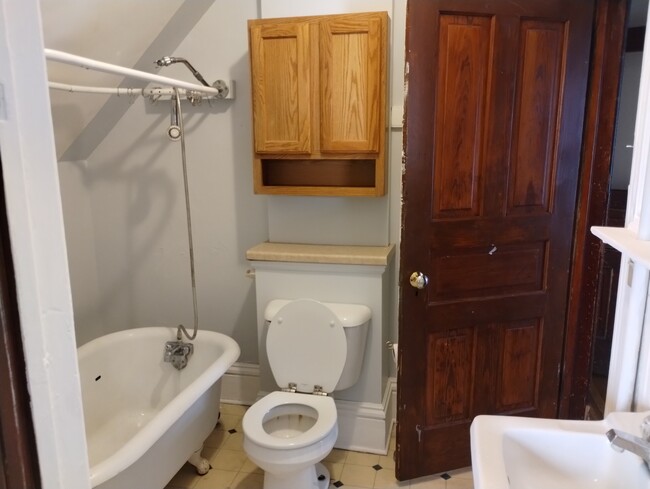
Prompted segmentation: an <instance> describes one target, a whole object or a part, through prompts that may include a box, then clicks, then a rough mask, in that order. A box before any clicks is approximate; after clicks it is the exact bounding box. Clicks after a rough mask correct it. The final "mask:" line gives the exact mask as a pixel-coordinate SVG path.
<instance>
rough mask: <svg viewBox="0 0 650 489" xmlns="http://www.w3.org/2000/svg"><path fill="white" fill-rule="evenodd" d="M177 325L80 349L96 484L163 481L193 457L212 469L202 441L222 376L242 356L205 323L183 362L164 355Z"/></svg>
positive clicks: (143, 488)
mask: <svg viewBox="0 0 650 489" xmlns="http://www.w3.org/2000/svg"><path fill="white" fill-rule="evenodd" d="M174 339H176V328H140V329H130V330H125V331H120V332H117V333H113V334H110V335H106V336H103V337H101V338H97V339H95V340H93V341H91V342H89V343H87V344H85V345H83V346H81V347H80V348H79V350H78V354H79V370H80V375H81V391H82V396H83V407H84V422H85V427H86V441H87V443H88V459H89V464H90V474H91V475H90V479H91V485H92V487H94V488H98V489H125V488H138V489H162V488H164V487H165V485H166V484H167V483H168V482H169V480H170V479H171V478H172V477H173V476H174V474H175V473H176V472H177V471H178V470H179V469H180V468H181V467H182V466H183V464H184V463H185V462H186V461H188V460H189V459H191V460H190V462H191V463H193V464H194V465H196V466H197V470H199V471H201V470H207V468H208V465H207V461H205V460H204V459H202V457H200V450H201V448H202V445H203V441H204V440H205V439H206V438H207V436H208V435H209V434H210V432H211V431H212V430H213V429H214V427H215V425H216V423H217V421H218V418H219V402H220V396H221V377H222V376H223V374H224V373H225V372H226V370H228V368H229V367H230V366H231V365H232V364H233V363H234V362H235V360H237V358H238V357H239V346H238V345H237V343H236V342H235V341H234V340H233V339H232V338H229V337H228V336H225V335H223V334H220V333H215V332H212V331H202V330H201V331H199V333H198V336H197V337H196V339H195V340H194V341H193V343H194V354H193V356H192V357H191V358H190V360H189V364H188V365H187V367H185V369H183V370H180V371H179V370H176V369H175V368H174V367H173V366H172V365H171V364H170V363H165V362H164V361H163V349H164V345H165V342H166V341H169V340H174Z"/></svg>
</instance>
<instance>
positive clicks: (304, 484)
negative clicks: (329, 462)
mask: <svg viewBox="0 0 650 489" xmlns="http://www.w3.org/2000/svg"><path fill="white" fill-rule="evenodd" d="M329 484H330V473H329V470H327V468H326V467H325V466H324V465H323V464H320V463H318V464H316V465H310V466H309V467H307V468H304V469H302V470H298V471H296V472H291V473H290V474H282V475H276V474H271V473H269V472H264V489H327V487H328V486H329Z"/></svg>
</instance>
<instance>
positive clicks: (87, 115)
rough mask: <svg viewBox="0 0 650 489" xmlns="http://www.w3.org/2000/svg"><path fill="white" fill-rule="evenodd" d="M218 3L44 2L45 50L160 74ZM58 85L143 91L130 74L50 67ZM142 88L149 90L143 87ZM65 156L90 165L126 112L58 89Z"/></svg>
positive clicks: (106, 100)
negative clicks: (160, 64) (160, 62)
mask: <svg viewBox="0 0 650 489" xmlns="http://www.w3.org/2000/svg"><path fill="white" fill-rule="evenodd" d="M213 3H214V0H192V1H186V2H184V1H183V0H156V1H154V0H146V1H138V2H134V1H132V0H84V1H79V0H42V1H41V12H42V21H43V35H44V40H45V47H47V48H51V49H58V50H61V51H66V52H69V53H72V54H77V55H81V56H86V57H88V58H93V59H96V60H100V61H105V62H108V63H113V64H118V65H121V66H125V67H129V68H135V69H139V70H142V71H148V72H151V73H153V72H155V71H156V69H157V68H155V66H154V63H153V62H154V61H155V60H156V59H158V58H160V57H162V56H165V55H170V54H172V53H173V51H174V49H175V48H176V47H177V46H178V45H179V44H180V43H181V41H182V40H183V39H184V38H185V37H186V36H187V34H188V33H189V32H190V31H191V30H192V28H193V27H194V25H196V23H197V22H198V20H199V19H200V18H201V16H202V15H203V14H204V13H205V11H206V10H207V9H208V8H209V7H210V5H212V4H213ZM48 77H49V79H50V80H52V81H58V82H62V83H69V84H76V85H92V86H109V87H116V86H119V85H120V84H122V86H138V85H137V82H134V81H132V80H123V78H122V77H117V76H114V75H110V74H106V73H99V72H94V71H91V70H84V69H81V68H78V67H72V66H68V65H64V64H61V63H54V62H48ZM139 86H142V85H139ZM50 96H51V102H52V116H53V120H54V134H55V140H56V147H57V155H58V157H59V159H65V160H84V159H87V158H88V156H89V155H90V154H91V153H92V151H93V150H94V149H95V148H96V147H97V145H98V144H99V143H100V142H101V140H102V139H103V137H104V135H105V134H107V132H108V131H110V129H111V128H112V127H113V126H114V125H115V124H116V123H117V121H118V120H119V119H120V118H121V117H122V115H124V112H125V111H126V108H128V106H126V105H125V104H123V103H117V101H115V100H114V99H115V97H112V98H111V97H109V96H107V95H88V94H80V93H76V94H70V93H66V92H60V91H56V90H50Z"/></svg>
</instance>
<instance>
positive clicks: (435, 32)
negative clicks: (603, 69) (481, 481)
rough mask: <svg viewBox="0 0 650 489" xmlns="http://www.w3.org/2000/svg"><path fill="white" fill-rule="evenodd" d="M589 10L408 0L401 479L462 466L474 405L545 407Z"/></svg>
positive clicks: (576, 158)
mask: <svg viewBox="0 0 650 489" xmlns="http://www.w3.org/2000/svg"><path fill="white" fill-rule="evenodd" d="M592 16H593V2H592V1H590V0H575V1H571V2H567V1H565V0H527V1H525V2H511V1H509V0H481V1H478V0H462V1H459V0H409V2H408V13H407V51H406V54H407V86H408V95H407V112H406V114H407V115H406V126H405V130H406V135H405V153H406V156H405V174H404V178H403V196H404V205H403V228H402V229H403V231H402V245H401V246H402V247H401V272H400V274H401V278H400V283H401V288H400V290H401V292H400V295H401V297H400V299H401V300H400V330H399V345H400V356H399V358H400V365H399V370H398V379H399V380H398V431H397V477H398V478H399V479H401V480H404V479H410V478H413V477H418V476H421V475H425V474H430V473H435V472H441V471H445V470H450V469H453V468H458V467H463V466H467V465H469V464H470V452H469V426H470V424H471V422H472V419H473V418H474V416H476V415H478V414H482V413H492V414H496V413H499V414H510V415H524V416H538V417H556V415H557V408H558V396H559V383H560V364H561V359H562V347H563V340H564V333H565V315H566V305H567V292H568V291H567V288H568V287H567V285H568V275H569V269H570V259H571V236H572V231H573V223H574V208H575V203H576V188H577V176H578V169H579V168H578V167H579V162H580V149H581V137H582V126H583V118H584V109H585V92H586V85H587V78H588V67H589V53H590V43H591V29H592ZM416 271H418V272H422V273H423V274H425V275H427V276H428V285H427V286H426V287H425V288H423V289H422V290H418V289H415V288H412V287H411V286H410V285H409V277H410V275H411V273H412V272H416Z"/></svg>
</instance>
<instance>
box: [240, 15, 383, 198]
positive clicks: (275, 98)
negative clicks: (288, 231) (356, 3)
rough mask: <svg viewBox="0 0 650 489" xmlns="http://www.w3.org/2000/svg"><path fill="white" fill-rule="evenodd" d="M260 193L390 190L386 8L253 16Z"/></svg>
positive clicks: (256, 175)
mask: <svg viewBox="0 0 650 489" xmlns="http://www.w3.org/2000/svg"><path fill="white" fill-rule="evenodd" d="M248 27H249V43H250V60H251V78H252V91H253V133H254V143H253V151H254V187H255V193H260V194H284V195H341V196H380V195H384V193H385V185H386V184H385V180H386V178H385V152H386V151H385V145H386V98H387V94H386V77H387V29H388V16H387V14H386V12H371V13H363V14H344V15H328V16H315V17H294V18H284V19H258V20H250V21H249V22H248Z"/></svg>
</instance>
